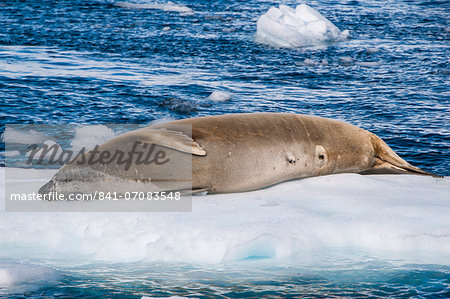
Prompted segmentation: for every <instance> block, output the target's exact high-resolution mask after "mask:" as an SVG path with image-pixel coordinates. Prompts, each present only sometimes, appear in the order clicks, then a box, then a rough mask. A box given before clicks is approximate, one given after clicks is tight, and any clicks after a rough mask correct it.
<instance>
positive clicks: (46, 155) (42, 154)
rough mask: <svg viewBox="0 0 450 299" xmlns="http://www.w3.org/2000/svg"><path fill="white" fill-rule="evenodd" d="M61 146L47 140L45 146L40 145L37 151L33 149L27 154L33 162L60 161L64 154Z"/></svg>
mask: <svg viewBox="0 0 450 299" xmlns="http://www.w3.org/2000/svg"><path fill="white" fill-rule="evenodd" d="M62 151H63V150H62V148H61V146H60V145H59V144H58V143H56V142H55V141H53V140H46V141H45V142H44V143H43V144H40V145H38V147H36V149H31V150H30V151H28V152H27V153H26V157H27V158H28V159H31V160H32V161H37V160H42V161H46V160H50V158H52V157H53V158H56V159H58V157H59V155H60V154H61V153H62Z"/></svg>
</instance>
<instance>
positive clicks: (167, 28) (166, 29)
mask: <svg viewBox="0 0 450 299" xmlns="http://www.w3.org/2000/svg"><path fill="white" fill-rule="evenodd" d="M170 29H172V28H170V26H165V27H163V29H162V31H169V30H170Z"/></svg>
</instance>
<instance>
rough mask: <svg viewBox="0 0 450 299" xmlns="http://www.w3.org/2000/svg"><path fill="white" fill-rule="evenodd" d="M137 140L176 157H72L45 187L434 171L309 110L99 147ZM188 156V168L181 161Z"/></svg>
mask: <svg viewBox="0 0 450 299" xmlns="http://www.w3.org/2000/svg"><path fill="white" fill-rule="evenodd" d="M136 142H139V143H141V144H153V145H156V146H157V147H158V149H164V151H165V153H167V157H171V158H170V159H167V160H170V161H171V163H172V164H171V165H163V166H158V167H156V166H154V165H144V164H140V165H134V164H133V165H132V167H131V169H126V167H125V166H124V165H119V163H109V164H105V163H103V164H102V163H99V164H95V163H94V164H92V165H88V164H86V163H85V164H82V165H78V164H77V163H75V162H76V161H72V162H71V163H69V164H67V165H65V166H63V167H62V168H61V169H60V170H59V171H58V172H57V173H56V174H55V176H54V177H53V178H52V180H51V181H50V182H48V183H47V184H46V185H44V186H43V187H41V189H40V193H46V192H49V191H54V192H55V191H57V192H74V191H80V190H83V191H84V192H93V191H94V189H95V190H97V189H99V188H100V189H102V188H103V190H108V188H113V187H115V188H117V189H120V190H125V189H127V188H128V189H129V190H144V191H145V190H149V188H150V185H146V184H150V183H151V184H152V186H153V187H154V186H155V185H156V186H158V188H160V189H161V190H170V189H190V188H191V187H192V190H193V192H201V191H207V192H208V193H230V192H242V191H250V190H255V189H259V188H264V187H267V186H270V185H274V184H276V183H280V182H283V181H287V180H293V179H300V178H307V177H314V176H321V175H328V174H337V173H360V174H391V173H392V174H394V173H397V174H421V175H432V176H435V175H434V174H433V173H430V172H426V171H424V170H422V169H420V168H418V167H415V166H413V165H411V164H409V163H408V162H406V161H405V160H403V159H402V158H400V157H399V156H398V155H397V154H396V153H395V152H394V151H393V150H392V149H391V148H390V147H389V146H388V145H387V144H386V143H385V142H384V141H383V140H382V139H381V138H379V137H378V136H376V135H375V134H373V133H371V132H369V131H366V130H364V129H361V128H359V127H356V126H354V125H351V124H348V123H345V122H342V121H338V120H333V119H328V118H323V117H318V116H310V115H300V114H288V113H239V114H226V115H219V116H206V117H197V118H189V119H183V120H176V121H171V122H166V123H161V124H156V125H150V126H148V127H145V128H142V129H138V130H134V131H130V132H127V133H124V134H122V135H119V136H117V137H115V138H113V139H112V140H110V141H108V142H106V143H104V144H102V145H100V146H99V150H100V151H101V150H109V151H111V150H117V149H120V150H121V151H123V152H127V151H128V152H129V151H130V148H131V146H132V144H135V143H136ZM90 154H92V152H89V153H88V155H90ZM186 159H188V161H189V165H188V166H187V168H186V166H183V165H182V164H183V163H179V164H177V163H178V162H179V161H186ZM75 160H76V159H75ZM169 164H170V163H169ZM166 166H167V167H166ZM183 167H185V168H186V169H184V170H185V171H187V172H189V175H192V177H191V178H190V179H189V180H186V179H185V178H184V179H183V178H181V177H178V176H177V174H178V173H179V172H180V171H181V172H182V170H183ZM189 167H191V168H189ZM174 184H175V185H174ZM174 186H175V187H174Z"/></svg>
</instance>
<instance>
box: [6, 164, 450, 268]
mask: <svg viewBox="0 0 450 299" xmlns="http://www.w3.org/2000/svg"><path fill="white" fill-rule="evenodd" d="M4 170H5V168H0V173H1V174H2V176H3V175H4ZM54 173H55V171H51V170H33V169H26V170H24V169H17V168H8V169H7V174H6V178H7V180H8V181H7V184H8V186H9V187H8V188H13V189H14V188H15V189H18V190H20V192H33V191H37V190H38V188H39V187H40V186H42V185H43V184H44V183H45V181H46V180H49V179H50V178H51V177H52V175H53V174H54ZM0 182H2V184H1V185H2V186H0V187H1V188H0V194H5V193H4V192H3V190H1V189H3V188H4V187H5V185H4V183H3V182H4V179H3V178H1V177H0ZM449 194H450V178H448V177H446V178H432V177H426V176H414V175H378V176H377V175H371V176H362V175H357V174H339V175H330V176H322V177H314V178H309V179H303V180H295V181H290V182H285V183H282V184H278V185H276V186H273V187H270V188H266V189H263V190H258V191H253V192H244V193H234V194H219V195H207V196H196V197H193V207H192V210H193V211H192V212H176V213H175V212H172V213H30V212H28V213H18V212H15V213H5V212H0V258H2V259H8V258H9V259H10V258H15V259H21V258H23V259H33V258H41V259H42V258H44V259H50V260H52V259H55V260H70V261H71V262H75V263H83V262H86V261H87V262H93V261H112V262H127V261H140V260H142V261H148V262H151V261H155V262H160V261H167V262H184V263H192V262H194V263H229V262H238V261H241V260H246V259H252V258H263V259H278V258H290V259H294V260H295V261H302V260H305V261H307V260H308V259H310V257H311V256H312V255H314V254H317V253H319V252H320V254H321V255H326V254H327V252H329V251H336V250H337V251H340V252H343V254H344V255H345V258H351V257H352V254H354V253H355V252H364V253H367V254H370V255H372V256H376V257H386V258H387V259H388V260H403V261H406V262H409V263H411V262H417V261H420V262H422V263H437V264H445V265H450V217H448V215H449V214H450V201H449V200H448V199H449ZM2 197H3V195H2ZM2 201H4V198H2ZM0 204H2V202H0ZM49 204H51V203H49Z"/></svg>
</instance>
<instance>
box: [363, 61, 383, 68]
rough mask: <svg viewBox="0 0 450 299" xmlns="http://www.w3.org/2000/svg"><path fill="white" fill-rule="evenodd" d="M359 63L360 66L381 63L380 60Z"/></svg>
mask: <svg viewBox="0 0 450 299" xmlns="http://www.w3.org/2000/svg"><path fill="white" fill-rule="evenodd" d="M358 64H359V65H360V66H366V67H371V66H379V65H380V64H381V63H380V62H378V61H361V62H359V63H358Z"/></svg>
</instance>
